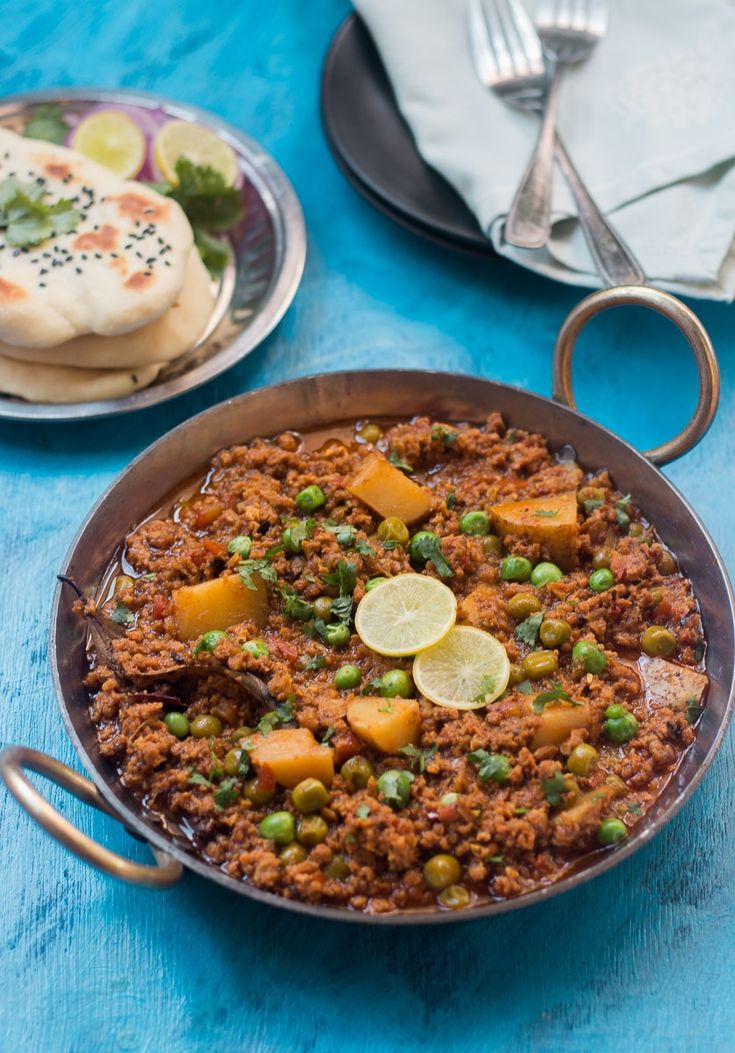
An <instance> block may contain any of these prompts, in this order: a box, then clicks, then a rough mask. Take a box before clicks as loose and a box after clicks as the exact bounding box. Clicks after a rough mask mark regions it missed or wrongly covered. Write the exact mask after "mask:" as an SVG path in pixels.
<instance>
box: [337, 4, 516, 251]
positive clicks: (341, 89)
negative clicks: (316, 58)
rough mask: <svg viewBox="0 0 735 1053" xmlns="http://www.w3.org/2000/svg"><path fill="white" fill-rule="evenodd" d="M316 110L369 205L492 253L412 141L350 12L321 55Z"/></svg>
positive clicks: (428, 232)
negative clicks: (325, 53)
mask: <svg viewBox="0 0 735 1053" xmlns="http://www.w3.org/2000/svg"><path fill="white" fill-rule="evenodd" d="M321 111H322V122H323V125H324V132H325V134H326V137H327V142H328V143H329V146H330V148H331V150H332V153H333V154H334V156H335V159H336V160H337V163H338V164H339V166H340V168H341V169H342V171H343V172H344V174H345V175H346V176H347V178H348V179H349V181H350V182H351V183H352V185H353V186H354V187H355V189H356V190H358V191H359V192H360V193H361V194H362V195H363V196H364V197H365V198H367V200H368V201H369V202H370V204H371V205H374V206H375V207H376V208H379V209H380V210H381V211H382V212H384V213H385V214H386V215H388V216H390V218H391V219H394V220H396V221H397V222H399V223H401V224H403V226H406V227H408V228H409V229H410V230H413V231H415V232H416V233H417V234H422V235H424V236H425V237H430V238H432V239H433V240H438V241H440V242H442V243H443V244H449V245H451V246H452V247H454V248H463V249H469V250H471V251H474V252H481V253H483V255H488V254H490V255H495V251H494V249H493V247H492V243H491V242H490V241H489V240H488V238H486V237H485V235H484V234H483V233H482V231H481V230H480V228H479V226H478V225H477V221H476V219H475V217H474V216H473V215H472V213H471V212H470V211H469V209H468V208H467V206H466V205H465V203H464V201H463V200H462V198H461V197H460V196H459V195H458V194H457V192H456V191H455V190H454V189H453V188H452V187H451V186H450V185H449V183H448V182H447V181H446V179H444V178H443V176H441V175H439V173H438V172H436V171H435V170H434V169H433V168H431V167H430V166H429V165H427V164H426V162H425V161H424V160H423V158H422V157H421V155H420V154H419V152H418V150H417V149H416V145H415V143H414V140H413V135H412V134H411V130H410V129H409V127H408V125H407V124H406V122H405V121H404V119H403V117H402V116H401V114H400V112H399V110H398V107H397V105H396V101H395V97H394V95H393V89H392V88H391V85H390V81H389V80H388V77H387V74H386V72H385V69H384V67H383V63H382V61H381V59H380V55H379V54H378V51H377V49H376V47H375V44H374V43H373V40H372V37H371V36H370V34H369V32H368V30H367V28H366V27H365V25H364V23H363V22H362V21H361V20H360V19H359V18H358V17H357V16H356V15H350V16H349V17H348V18H347V19H345V21H344V22H343V23H342V25H341V26H340V27H339V29H338V30H337V32H336V33H335V36H334V39H333V41H332V44H331V47H330V48H329V51H328V52H327V57H326V59H325V60H324V68H323V71H322V94H321Z"/></svg>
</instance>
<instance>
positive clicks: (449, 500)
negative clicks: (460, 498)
mask: <svg viewBox="0 0 735 1053" xmlns="http://www.w3.org/2000/svg"><path fill="white" fill-rule="evenodd" d="M444 504H445V505H446V506H447V508H454V506H455V505H456V504H457V495H456V494H455V493H450V494H447V496H446V497H445V498H444Z"/></svg>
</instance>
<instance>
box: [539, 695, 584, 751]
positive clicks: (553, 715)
mask: <svg viewBox="0 0 735 1053" xmlns="http://www.w3.org/2000/svg"><path fill="white" fill-rule="evenodd" d="M591 723H592V711H591V710H590V707H589V706H573V705H572V704H571V703H570V702H552V703H550V704H549V705H546V706H544V708H543V711H542V712H541V714H540V723H539V726H538V728H537V729H536V733H535V734H534V736H533V739H532V741H531V749H532V750H537V749H540V748H541V747H542V746H560V745H561V744H562V742H564V741H565V740H566V739H568V738H569V736H570V735H571V733H572V732H573V731H574V730H576V728H588V727H589V726H590V724H591Z"/></svg>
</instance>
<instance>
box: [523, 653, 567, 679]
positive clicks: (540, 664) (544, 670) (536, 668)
mask: <svg viewBox="0 0 735 1053" xmlns="http://www.w3.org/2000/svg"><path fill="white" fill-rule="evenodd" d="M558 669H559V659H558V658H557V657H556V655H555V654H554V652H553V651H532V652H531V654H527V655H526V657H525V658H524V659H523V672H524V673H525V674H526V676H527V677H528V678H529V680H540V679H541V678H542V677H544V676H552V675H553V674H554V673H556V672H557V670H558Z"/></svg>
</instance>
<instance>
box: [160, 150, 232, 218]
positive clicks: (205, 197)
mask: <svg viewBox="0 0 735 1053" xmlns="http://www.w3.org/2000/svg"><path fill="white" fill-rule="evenodd" d="M176 175H177V176H178V180H179V184H178V186H175V187H172V188H171V190H170V191H169V195H168V196H169V197H172V198H173V199H174V201H177V202H178V203H179V205H181V207H182V208H183V210H184V212H185V213H186V216H187V219H188V220H189V222H190V223H191V224H192V226H197V227H204V228H205V229H206V230H229V229H230V228H231V227H233V226H234V225H235V224H236V223H237V221H238V220H239V219H240V217H241V216H242V211H243V208H242V198H241V197H240V191H239V190H236V189H235V187H231V186H228V185H227V183H226V182H225V180H224V177H223V176H222V175H220V173H219V172H218V171H217V170H216V169H215V168H212V166H211V165H196V164H194V163H193V162H192V161H190V160H189V159H188V158H187V157H180V158H179V159H178V161H177V162H176Z"/></svg>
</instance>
